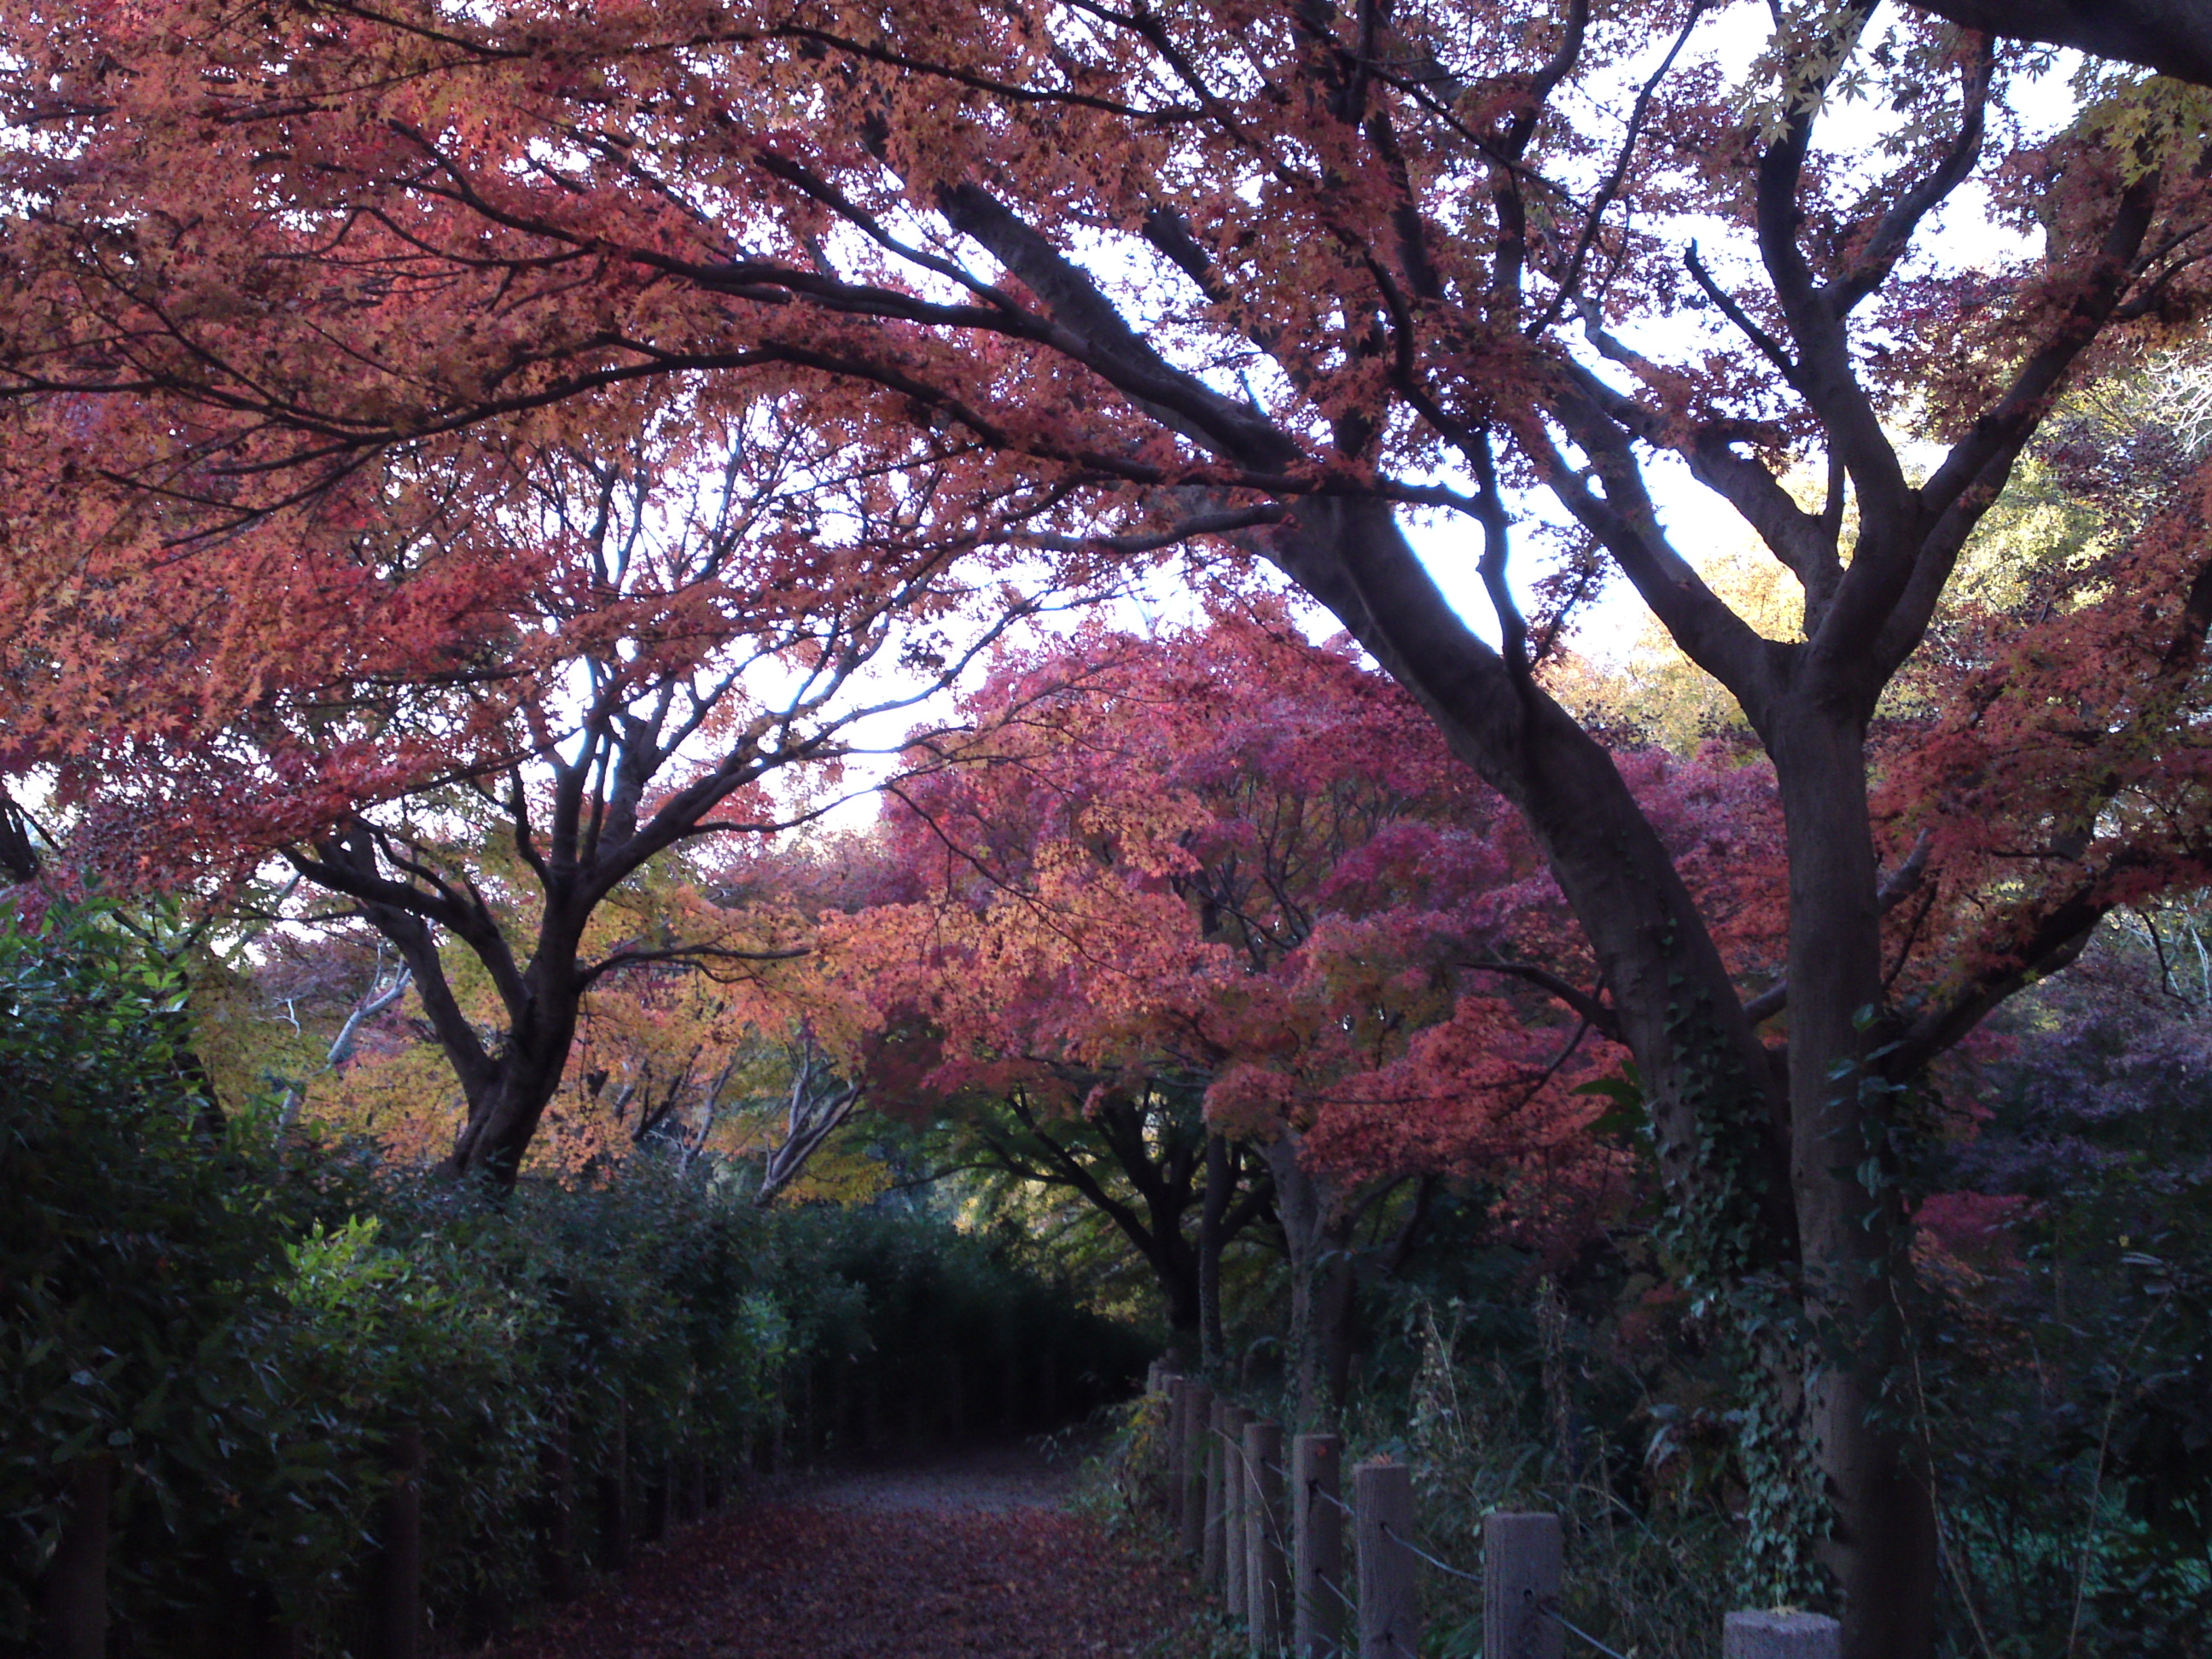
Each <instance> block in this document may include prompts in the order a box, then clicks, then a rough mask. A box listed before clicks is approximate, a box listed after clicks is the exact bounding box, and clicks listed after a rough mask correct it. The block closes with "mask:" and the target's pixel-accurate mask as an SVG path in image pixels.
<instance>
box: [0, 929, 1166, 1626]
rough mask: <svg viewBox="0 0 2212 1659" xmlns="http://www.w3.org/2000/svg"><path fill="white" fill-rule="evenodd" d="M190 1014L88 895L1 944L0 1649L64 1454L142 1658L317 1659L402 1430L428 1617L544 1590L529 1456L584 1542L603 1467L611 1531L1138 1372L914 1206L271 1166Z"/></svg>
mask: <svg viewBox="0 0 2212 1659" xmlns="http://www.w3.org/2000/svg"><path fill="white" fill-rule="evenodd" d="M182 1008H183V987H182V984H181V981H180V980H179V976H178V975H176V974H175V973H174V972H173V970H172V969H170V968H169V967H167V966H166V965H165V964H164V963H161V961H160V960H159V959H158V958H155V957H149V955H148V954H147V953H146V952H144V951H142V950H141V949H139V948H138V947H137V945H136V944H135V942H134V941H133V939H131V937H130V935H129V934H128V933H126V932H125V930H122V929H119V928H118V927H115V926H113V925H112V919H111V918H110V917H109V916H107V915H105V914H103V913H102V912H101V911H100V910H99V909H98V908H89V909H82V910H78V911H75V912H71V913H68V914H66V915H57V916H56V917H54V918H53V919H51V920H50V921H49V922H48V924H47V925H46V927H45V928H44V929H43V930H41V931H40V932H38V933H22V932H20V931H14V930H10V931H6V932H0V1528H4V1530H0V1644H9V1643H15V1644H20V1643H21V1642H22V1641H24V1640H25V1639H26V1638H27V1637H28V1636H29V1634H30V1633H31V1632H32V1631H33V1628H34V1626H35V1620H36V1610H35V1601H36V1596H35V1588H36V1584H37V1581H38V1577H39V1575H40V1571H41V1570H42V1567H43V1564H44V1563H45V1561H46V1559H48V1558H49V1557H50V1556H51V1553H52V1550H53V1547H54V1546H55V1544H56V1542H57V1540H58V1535H59V1528H60V1522H61V1516H62V1507H61V1503H60V1498H61V1493H62V1492H63V1490H64V1486H65V1484H66V1481H67V1480H68V1476H69V1473H70V1469H71V1468H72V1467H74V1466H77V1465H79V1464H80V1463H81V1461H82V1460H84V1459H88V1458H89V1459H100V1460H105V1461H106V1462H107V1464H108V1466H109V1467H110V1468H111V1469H112V1490H113V1492H114V1500H113V1505H114V1507H113V1518H112V1547H111V1560H112V1564H113V1565H112V1581H113V1583H112V1604H113V1607H114V1611H115V1616H116V1618H117V1620H118V1622H120V1623H122V1624H124V1625H125V1626H128V1627H129V1628H130V1629H131V1632H132V1635H133V1640H134V1644H135V1645H134V1651H135V1652H137V1654H140V1655H143V1656H147V1659H163V1656H171V1655H174V1656H180V1659H181V1656H187V1655H195V1654H210V1655H212V1654H219V1653H228V1652H234V1651H236V1650H237V1649H238V1643H239V1638H240V1633H241V1632H244V1631H246V1630H248V1629H250V1628H251V1627H252V1626H255V1625H258V1624H262V1623H273V1622H282V1623H284V1624H288V1625H290V1626H293V1627H294V1628H295V1631H296V1632H297V1634H298V1637H299V1639H300V1642H301V1648H302V1650H304V1651H307V1652H310V1653H313V1652H325V1653H336V1652H339V1651H342V1650H345V1649H346V1648H348V1647H349V1646H351V1645H354V1641H355V1637H356V1633H357V1632H356V1621H357V1620H358V1619H359V1617H360V1609H359V1607H357V1605H356V1595H357V1593H358V1589H359V1586H360V1584H361V1583H362V1572H363V1568H364V1563H365V1559H366V1557H367V1552H368V1549H369V1548H370V1547H373V1543H374V1535H375V1532H376V1529H377V1527H378V1524H379V1516H380V1506H379V1501H378V1500H379V1498H380V1496H381V1495H382V1493H383V1492H384V1491H385V1490H386V1486H387V1485H388V1482H389V1480H390V1478H391V1477H390V1474H389V1472H388V1461H389V1460H388V1455H387V1447H388V1444H389V1443H390V1442H391V1440H392V1434H393V1431H394V1430H395V1429H397V1428H398V1427H399V1426H401V1425H412V1426H414V1427H416V1428H417V1429H419V1431H420V1432H421V1436H422V1442H423V1445H424V1449H425V1454H426V1462H425V1467H424V1473H423V1476H422V1482H423V1503H422V1514H423V1559H424V1570H425V1591H426V1599H427V1601H428V1606H429V1607H430V1610H431V1614H432V1617H433V1619H434V1620H435V1622H437V1623H438V1624H440V1625H441V1626H446V1627H448V1628H452V1627H455V1626H460V1627H468V1626H475V1627H478V1628H482V1627H484V1626H492V1625H496V1624H497V1623H499V1622H500V1621H501V1619H502V1618H503V1617H504V1614H505V1612H506V1610H507V1609H509V1608H511V1607H513V1606H514V1605H516V1604H517V1603H518V1602H520V1601H524V1600H526V1599H527V1598H529V1597H531V1596H532V1595H535V1594H537V1593H538V1591H539V1589H540V1587H541V1586H542V1584H543V1583H544V1570H545V1567H546V1565H547V1564H546V1561H545V1553H546V1550H547V1547H548V1543H549V1541H550V1536H551V1532H552V1529H551V1528H550V1524H549V1523H550V1510H549V1508H548V1504H549V1502H550V1495H551V1492H552V1490H553V1488H552V1486H550V1484H549V1471H550V1469H551V1468H553V1467H555V1466H556V1465H555V1462H554V1454H555V1451H556V1448H561V1447H565V1449H566V1453H567V1463H568V1470H569V1474H568V1482H567V1489H568V1492H569V1493H570V1494H571V1496H572V1498H573V1500H574V1501H573V1503H572V1504H571V1505H570V1508H569V1513H570V1514H572V1515H573V1516H574V1533H575V1537H576V1540H577V1541H578V1542H580V1544H581V1545H582V1546H583V1547H584V1548H585V1550H586V1553H587V1554H588V1553H597V1554H599V1555H602V1556H604V1554H605V1548H604V1547H605V1545H606V1544H607V1543H608V1542H609V1539H608V1537H607V1536H606V1535H605V1528H606V1527H607V1526H608V1524H609V1522H608V1511H607V1510H606V1509H605V1504H604V1503H603V1502H599V1501H594V1500H595V1499H600V1498H605V1495H606V1482H607V1481H609V1480H611V1479H612V1477H613V1475H614V1474H615V1472H616V1471H617V1469H618V1468H620V1469H622V1470H623V1472H624V1474H626V1476H627V1481H626V1487H625V1489H624V1491H623V1500H622V1501H623V1504H624V1506H625V1510H627V1511H629V1512H631V1513H635V1512H636V1511H637V1510H639V1509H640V1508H641V1504H640V1503H639V1501H638V1500H639V1498H640V1497H641V1495H642V1494H643V1493H645V1492H651V1491H654V1490H656V1489H657V1490H658V1491H659V1492H663V1493H665V1492H666V1491H667V1490H668V1488H669V1487H670V1486H671V1484H673V1483H674V1481H675V1480H676V1479H677V1476H678V1472H679V1470H687V1469H689V1470H696V1469H697V1468H702V1467H704V1466H708V1465H713V1466H716V1467H719V1468H724V1469H731V1468H735V1467H737V1466H738V1465H739V1464H741V1463H742V1462H744V1461H745V1460H746V1459H748V1458H750V1457H752V1456H754V1455H757V1454H765V1452H766V1450H767V1449H769V1448H771V1447H781V1449H783V1450H784V1451H785V1452H787V1453H789V1452H793V1451H798V1450H803V1449H804V1448H805V1445H806V1444H810V1443H811V1445H813V1446H815V1447H818V1448H823V1449H829V1450H833V1451H834V1450H838V1449H843V1448H845V1447H848V1446H849V1445H852V1444H854V1443H855V1442H858V1441H865V1440H867V1439H871V1438H875V1437H883V1436H887V1435H890V1434H892V1433H896V1432H899V1431H905V1430H912V1429H924V1430H927V1429H939V1428H957V1427H963V1426H982V1425H991V1426H998V1425H1000V1424H1002V1423H1006V1424H1011V1425H1015V1426H1022V1427H1029V1426H1035V1425H1039V1424H1041V1423H1042V1420H1043V1419H1044V1418H1045V1417H1046V1416H1047V1415H1048V1414H1049V1413H1050V1412H1051V1411H1052V1410H1054V1409H1073V1408H1077V1407H1081V1406H1083V1405H1085V1404H1087V1403H1089V1402H1090V1401H1093V1400H1095V1399H1097V1398H1098V1397H1100V1396H1101V1395H1103V1393H1104V1392H1107V1391H1110V1390H1113V1389H1117V1388H1121V1387H1125V1386H1126V1383H1127V1378H1128V1376H1130V1375H1131V1374H1132V1373H1133V1371H1134V1370H1137V1369H1138V1368H1139V1367H1141V1365H1142V1364H1143V1363H1144V1358H1145V1353H1144V1352H1143V1351H1142V1350H1141V1348H1140V1347H1139V1346H1138V1345H1137V1344H1136V1342H1135V1340H1134V1339H1133V1337H1131V1336H1130V1335H1129V1334H1127V1333H1125V1332H1121V1331H1120V1330H1118V1328H1114V1327H1110V1326H1108V1325H1106V1324H1105V1323H1104V1322H1100V1321H1097V1320H1095V1319H1090V1318H1087V1317H1085V1316H1082V1315H1080V1314H1079V1313H1078V1312H1076V1311H1075V1310H1074V1309H1073V1307H1072V1306H1071V1305H1070V1304H1069V1303H1068V1300H1067V1298H1066V1297H1065V1296H1064V1295H1062V1294H1060V1292H1059V1291H1058V1290H1057V1288H1056V1287H1055V1286H1054V1285H1051V1284H1050V1283H1048V1281H1047V1280H1046V1279H1043V1278H1042V1277H1041V1276H1040V1275H1039V1274H1038V1273H1036V1272H1035V1271H1034V1269H1033V1268H1031V1267H1029V1266H1028V1265H1026V1264H1024V1262H1022V1261H1019V1260H1018V1259H1017V1257H1018V1252H1016V1251H1014V1250H1013V1249H1011V1248H1010V1247H1009V1245H1008V1244H1007V1243H1006V1241H1003V1240H993V1239H975V1238H969V1237H966V1236H964V1235H963V1234H961V1233H960V1232H958V1231H957V1230H956V1229H954V1228H953V1227H951V1225H949V1224H947V1223H946V1222H945V1221H943V1220H941V1219H936V1218H931V1217H928V1216H926V1215H922V1214H915V1213H897V1212H894V1213H870V1212H847V1211H842V1210H836V1209H827V1208H825V1209H821V1210H813V1211H799V1212H766V1213H763V1212H761V1211H758V1210H757V1209H755V1208H754V1207H753V1206H751V1205H750V1203H749V1202H747V1201H745V1200H744V1196H743V1194H741V1192H739V1191H738V1185H737V1183H734V1182H729V1181H726V1180H724V1179H722V1178H720V1176H719V1175H718V1173H717V1172H716V1171H715V1170H714V1168H713V1166H712V1165H711V1164H710V1163H702V1164H700V1165H698V1166H695V1167H692V1168H690V1169H684V1168H682V1167H678V1165H676V1164H673V1163H670V1164H660V1163H657V1162H655V1161H654V1160H651V1159H644V1160H637V1161H635V1162H634V1163H633V1164H632V1165H631V1166H630V1167H629V1168H628V1169H627V1170H625V1171H624V1172H623V1176H622V1177H621V1179H620V1180H619V1182H617V1183H615V1184H612V1185H610V1186H606V1187H604V1188H592V1189H586V1190H572V1189H567V1188H559V1187H555V1186H551V1185H533V1184H531V1183H525V1184H524V1186H523V1187H522V1188H520V1190H519V1191H517V1192H516V1193H515V1194H513V1195H512V1197H510V1198H509V1199H508V1200H506V1201H505V1202H503V1203H501V1204H496V1205H495V1204H492V1203H489V1202H487V1201H485V1200H484V1198H483V1196H482V1195H481V1194H477V1193H475V1192H473V1191H471V1190H469V1189H466V1188H461V1187H458V1186H454V1185H452V1184H447V1183H440V1182H433V1181H429V1180H426V1179H424V1178H422V1177H420V1176H414V1175H411V1174H408V1173H406V1172H398V1171H393V1170H388V1169H382V1168H380V1167H378V1166H377V1165H376V1164H374V1162H373V1161H371V1160H369V1159H368V1158H365V1157H362V1156H360V1155H357V1154H356V1153H354V1152H350V1151H349V1150H348V1149H346V1148H344V1147H327V1146H301V1145H299V1144H297V1143H296V1142H295V1143H294V1144H292V1145H291V1146H289V1147H286V1148H283V1149H280V1147H279V1146H278V1144H277V1142H276V1139H275V1138H274V1137H273V1136H272V1135H270V1134H269V1133H265V1125H264V1122H263V1121H262V1120H260V1119H258V1118H257V1117H256V1116H255V1115H252V1113H251V1112H247V1113H245V1114H243V1115H236V1116H234V1117H232V1118H230V1119H228V1120H227V1119H225V1118H224V1117H223V1115H222V1114H220V1113H219V1112H218V1111H217V1110H216V1106H215V1103H213V1102H212V1101H211V1100H210V1098H209V1097H208V1095H207V1092H206V1091H205V1089H204V1086H203V1084H202V1080H201V1076H200V1073H199V1069H198V1068H197V1066H196V1065H195V1064H194V1063H193V1062H192V1060H191V1054H190V1051H189V1046H188V1042H187V1037H186V1032H187V1028H186V1025H185V1022H184V1019H183V1018H182ZM869 1401H875V1402H876V1403H875V1405H874V1406H873V1407H870V1406H869V1404H868V1402H869ZM890 1401H896V1402H897V1411H896V1413H890V1412H889V1411H888V1410H887V1406H886V1402H890ZM794 1419H795V1420H794ZM894 1419H895V1420H894ZM791 1431H798V1432H797V1433H796V1435H794V1433H793V1432H791Z"/></svg>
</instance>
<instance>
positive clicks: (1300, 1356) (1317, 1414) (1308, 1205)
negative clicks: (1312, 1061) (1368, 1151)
mask: <svg viewBox="0 0 2212 1659" xmlns="http://www.w3.org/2000/svg"><path fill="white" fill-rule="evenodd" d="M1303 1145H1304V1137H1302V1136H1301V1135H1300V1134H1299V1133H1298V1132H1297V1130H1295V1129H1292V1128H1290V1127H1285V1128H1284V1130H1283V1132H1282V1133H1281V1134H1279V1135H1278V1136H1277V1137H1276V1138H1275V1139H1273V1140H1272V1141H1270V1142H1269V1143H1268V1144H1267V1167H1268V1169H1269V1170H1271V1171H1272V1172H1273V1176H1274V1178H1275V1210H1276V1213H1277V1214H1278V1215H1279V1217H1280V1218H1281V1219H1282V1224H1283V1243H1284V1246H1285V1249H1286V1250H1287V1252H1288V1254H1289V1256H1290V1262H1289V1270H1290V1279H1291V1328H1290V1332H1289V1335H1288V1338H1287V1341H1286V1346H1285V1355H1284V1361H1285V1364H1284V1370H1285V1381H1286V1382H1287V1383H1288V1384H1289V1389H1288V1390H1287V1393H1286V1396H1285V1407H1284V1409H1285V1414H1286V1415H1287V1416H1288V1418H1289V1419H1290V1421H1291V1425H1292V1427H1293V1429H1294V1431H1297V1432H1298V1433H1304V1432H1307V1431H1310V1430H1312V1429H1314V1428H1316V1427H1317V1426H1318V1427H1325V1426H1327V1423H1326V1419H1328V1416H1329V1411H1328V1389H1327V1386H1326V1383H1325V1382H1324V1376H1325V1370H1326V1356H1325V1355H1324V1353H1323V1352H1322V1330H1321V1307H1320V1297H1319V1296H1318V1294H1317V1292H1318V1291H1319V1289H1320V1285H1319V1279H1320V1277H1321V1268H1322V1258H1323V1257H1324V1255H1326V1254H1327V1251H1328V1210H1329V1200H1328V1193H1327V1192H1325V1191H1324V1190H1323V1189H1322V1186H1321V1183H1320V1182H1316V1180H1315V1179H1314V1178H1313V1176H1311V1175H1310V1174H1309V1173H1308V1172H1307V1171H1306V1170H1304V1168H1303V1167H1302V1166H1301V1165H1300V1164H1299V1162H1298V1152H1299V1149H1300V1148H1301V1146H1303Z"/></svg>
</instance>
